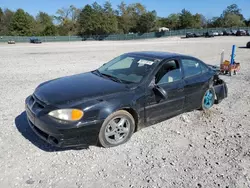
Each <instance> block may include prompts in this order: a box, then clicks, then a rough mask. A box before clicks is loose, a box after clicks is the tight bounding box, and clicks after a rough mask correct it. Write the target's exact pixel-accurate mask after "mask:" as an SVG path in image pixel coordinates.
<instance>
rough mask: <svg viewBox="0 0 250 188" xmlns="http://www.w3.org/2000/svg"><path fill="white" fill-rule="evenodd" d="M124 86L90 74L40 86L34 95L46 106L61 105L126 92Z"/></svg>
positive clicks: (53, 81)
mask: <svg viewBox="0 0 250 188" xmlns="http://www.w3.org/2000/svg"><path fill="white" fill-rule="evenodd" d="M126 90H127V87H126V85H125V84H121V83H117V82H114V81H112V80H109V79H108V78H103V77H100V76H97V75H95V74H93V73H91V72H88V73H82V74H77V75H73V76H67V77H62V78H58V79H54V80H51V81H47V82H44V83H42V84H40V85H39V86H38V87H37V88H36V90H35V92H34V95H35V96H36V97H37V98H38V99H40V100H41V101H42V102H44V103H46V104H52V105H53V104H63V103H70V102H75V101H77V100H85V99H86V100H87V99H90V98H96V97H101V96H104V95H109V94H113V93H118V92H123V91H126Z"/></svg>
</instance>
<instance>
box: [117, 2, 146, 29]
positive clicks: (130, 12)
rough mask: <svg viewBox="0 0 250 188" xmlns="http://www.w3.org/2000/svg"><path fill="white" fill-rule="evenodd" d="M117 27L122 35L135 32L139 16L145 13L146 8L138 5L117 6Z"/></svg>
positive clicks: (123, 4)
mask: <svg viewBox="0 0 250 188" xmlns="http://www.w3.org/2000/svg"><path fill="white" fill-rule="evenodd" d="M117 12H118V21H119V22H118V27H119V30H120V31H122V32H123V33H128V32H137V30H136V29H137V23H138V20H139V18H140V16H141V15H143V14H145V13H147V11H146V8H145V7H144V6H143V5H142V4H140V3H135V4H130V5H128V6H127V5H126V4H125V3H124V2H121V4H120V5H118V11H117Z"/></svg>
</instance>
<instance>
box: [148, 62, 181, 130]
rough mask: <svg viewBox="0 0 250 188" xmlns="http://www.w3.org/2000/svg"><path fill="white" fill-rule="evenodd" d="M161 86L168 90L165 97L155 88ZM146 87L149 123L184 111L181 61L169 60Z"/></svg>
mask: <svg viewBox="0 0 250 188" xmlns="http://www.w3.org/2000/svg"><path fill="white" fill-rule="evenodd" d="M152 83H153V85H154V84H155V86H154V88H155V87H160V88H162V89H163V90H164V91H165V92H166V98H165V99H164V98H163V97H161V96H160V95H158V94H157V92H156V91H155V90H154V88H153V86H152ZM152 83H151V84H150V86H149V87H148V88H147V89H146V105H145V115H146V122H147V123H148V125H150V124H154V123H156V122H158V121H161V120H164V119H167V118H168V117H171V116H173V115H175V114H177V113H178V112H180V111H182V109H183V105H184V99H185V96H184V82H183V74H182V70H181V67H180V63H179V61H178V60H177V59H173V60H168V61H166V62H165V63H163V65H161V66H160V68H159V69H158V70H157V71H156V74H154V76H153V81H152Z"/></svg>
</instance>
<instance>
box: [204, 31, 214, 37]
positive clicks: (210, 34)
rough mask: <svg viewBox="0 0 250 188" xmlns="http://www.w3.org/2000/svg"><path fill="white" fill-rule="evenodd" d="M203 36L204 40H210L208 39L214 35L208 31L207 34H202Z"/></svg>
mask: <svg viewBox="0 0 250 188" xmlns="http://www.w3.org/2000/svg"><path fill="white" fill-rule="evenodd" d="M204 36H205V37H206V38H210V37H214V34H213V32H211V31H208V32H206V33H204Z"/></svg>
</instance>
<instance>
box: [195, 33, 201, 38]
mask: <svg viewBox="0 0 250 188" xmlns="http://www.w3.org/2000/svg"><path fill="white" fill-rule="evenodd" d="M201 36H202V35H201V34H200V33H194V37H201Z"/></svg>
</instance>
